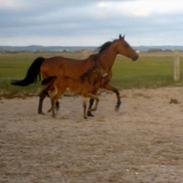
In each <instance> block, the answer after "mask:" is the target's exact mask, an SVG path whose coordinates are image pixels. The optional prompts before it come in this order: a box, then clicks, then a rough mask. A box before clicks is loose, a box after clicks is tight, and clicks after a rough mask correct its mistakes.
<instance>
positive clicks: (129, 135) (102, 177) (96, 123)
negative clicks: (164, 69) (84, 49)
mask: <svg viewBox="0 0 183 183" xmlns="http://www.w3.org/2000/svg"><path fill="white" fill-rule="evenodd" d="M121 95H122V98H123V105H122V107H121V109H120V111H119V112H115V111H114V105H115V102H116V101H115V99H116V98H115V96H114V95H113V94H102V95H101V96H100V104H99V109H98V111H97V112H96V113H95V117H93V118H89V119H87V120H84V119H83V118H82V104H81V98H80V97H65V98H64V99H63V100H62V101H61V109H60V111H59V113H58V114H57V118H56V119H53V118H52V117H51V114H46V115H44V116H42V115H38V114H37V113H36V111H37V103H38V98H37V97H32V98H26V99H9V100H8V99H1V100H0V183H98V182H99V183H108V182H115V183H182V182H183V88H181V87H175V88H160V89H140V90H137V89H136V90H124V91H121ZM48 108H49V100H47V101H46V103H45V108H44V110H47V109H48Z"/></svg>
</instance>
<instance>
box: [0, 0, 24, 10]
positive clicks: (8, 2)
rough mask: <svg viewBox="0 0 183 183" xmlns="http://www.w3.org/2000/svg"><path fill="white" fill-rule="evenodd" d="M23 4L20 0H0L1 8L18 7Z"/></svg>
mask: <svg viewBox="0 0 183 183" xmlns="http://www.w3.org/2000/svg"><path fill="white" fill-rule="evenodd" d="M24 6H25V3H24V2H23V1H22V0H0V10H1V9H5V10H6V9H20V8H22V7H24Z"/></svg>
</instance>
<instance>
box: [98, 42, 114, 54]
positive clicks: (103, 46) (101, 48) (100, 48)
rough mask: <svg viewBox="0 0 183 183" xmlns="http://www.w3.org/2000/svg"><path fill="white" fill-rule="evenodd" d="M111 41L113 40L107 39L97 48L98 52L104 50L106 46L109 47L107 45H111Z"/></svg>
mask: <svg viewBox="0 0 183 183" xmlns="http://www.w3.org/2000/svg"><path fill="white" fill-rule="evenodd" d="M112 43H113V41H107V42H105V43H104V44H103V45H102V46H100V47H99V48H98V50H99V51H98V53H102V52H103V51H104V50H106V49H107V48H109V46H111V44H112Z"/></svg>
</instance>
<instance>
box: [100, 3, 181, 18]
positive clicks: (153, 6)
mask: <svg viewBox="0 0 183 183" xmlns="http://www.w3.org/2000/svg"><path fill="white" fill-rule="evenodd" d="M97 7H98V8H99V9H101V11H102V12H103V14H104V13H105V15H106V14H108V16H110V15H115V14H116V15H117V14H118V15H126V16H137V17H138V16H139V17H147V16H150V15H152V14H172V13H179V12H182V11H183V3H182V1H181V0H174V1H172V0H153V1H150V0H149V1H148V0H137V1H100V2H98V3H97Z"/></svg>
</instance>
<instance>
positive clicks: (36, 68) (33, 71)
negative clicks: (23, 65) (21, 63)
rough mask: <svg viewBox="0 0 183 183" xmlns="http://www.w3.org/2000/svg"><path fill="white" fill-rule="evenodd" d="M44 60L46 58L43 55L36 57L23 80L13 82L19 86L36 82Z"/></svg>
mask: <svg viewBox="0 0 183 183" xmlns="http://www.w3.org/2000/svg"><path fill="white" fill-rule="evenodd" d="M44 61H45V58H43V57H38V58H36V59H35V60H34V62H33V63H32V64H31V66H30V67H29V69H28V70H27V74H26V76H25V78H24V79H23V80H16V81H12V82H11V84H12V85H19V86H27V85H29V84H32V83H34V82H35V81H36V80H37V77H38V75H40V67H41V65H42V63H43V62H44Z"/></svg>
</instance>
